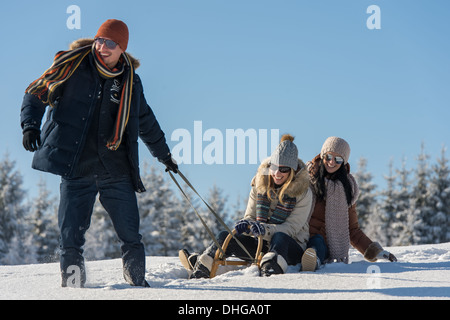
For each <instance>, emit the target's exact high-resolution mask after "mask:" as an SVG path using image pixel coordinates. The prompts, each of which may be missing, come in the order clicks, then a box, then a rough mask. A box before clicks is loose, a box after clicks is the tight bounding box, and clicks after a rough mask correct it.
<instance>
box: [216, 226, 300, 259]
mask: <svg viewBox="0 0 450 320" xmlns="http://www.w3.org/2000/svg"><path fill="white" fill-rule="evenodd" d="M227 236H228V232H227V231H222V232H221V233H219V235H218V237H217V241H218V242H219V244H220V245H222V244H223V243H224V241H225V239H226V237H227ZM235 237H236V238H237V239H238V240H239V241H240V242H241V243H242V244H243V245H244V247H245V248H246V249H247V251H248V252H249V253H250V254H251V255H252V259H253V258H254V257H255V254H256V249H257V247H258V239H257V238H254V237H249V236H248V235H243V234H240V235H236V236H235ZM210 248H211V249H212V250H211V251H210V252H208V253H209V254H210V255H211V253H212V256H214V254H215V252H216V249H217V248H216V246H214V245H213V246H212V247H210ZM262 252H263V253H267V252H274V253H277V254H279V255H281V256H282V257H283V258H284V259H285V260H286V262H287V263H288V265H296V264H297V263H300V261H301V258H302V255H303V249H302V248H301V247H300V245H299V244H298V243H297V241H295V240H294V239H292V238H291V237H290V236H288V235H287V234H285V233H283V232H277V233H275V234H274V235H273V237H272V239H271V241H270V245H269V244H268V242H267V241H265V240H264V244H263V249H262ZM225 254H226V255H227V256H235V257H238V258H240V259H243V260H249V261H251V259H250V258H249V256H248V255H247V254H246V253H245V251H244V250H243V249H242V248H241V247H240V246H239V245H238V243H237V242H236V240H234V239H231V241H230V243H229V244H228V247H227V250H226V251H225Z"/></svg>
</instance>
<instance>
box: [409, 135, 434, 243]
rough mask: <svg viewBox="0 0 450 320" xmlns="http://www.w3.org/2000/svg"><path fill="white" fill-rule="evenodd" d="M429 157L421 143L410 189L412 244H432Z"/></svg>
mask: <svg viewBox="0 0 450 320" xmlns="http://www.w3.org/2000/svg"><path fill="white" fill-rule="evenodd" d="M429 157H430V156H429V155H428V154H426V153H425V146H424V144H423V143H422V145H421V152H420V154H419V155H418V157H417V168H416V171H415V179H414V183H413V188H412V194H411V196H412V201H413V203H412V205H413V212H412V214H413V216H414V224H413V234H412V237H413V244H421V243H432V242H433V236H432V228H431V227H430V223H431V221H432V219H433V215H434V213H433V212H432V203H431V201H430V190H429V189H428V188H429V181H430V176H431V170H430V168H429V163H428V159H429Z"/></svg>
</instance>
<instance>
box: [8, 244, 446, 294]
mask: <svg viewBox="0 0 450 320" xmlns="http://www.w3.org/2000/svg"><path fill="white" fill-rule="evenodd" d="M389 250H390V251H391V252H392V253H394V254H395V255H396V256H397V258H398V262H397V263H389V262H377V263H369V262H367V261H365V260H363V258H362V256H361V255H360V254H359V253H358V252H356V251H355V250H353V249H352V250H351V255H350V258H351V264H349V265H345V264H341V263H339V264H330V265H326V266H325V267H324V268H322V269H320V270H319V271H316V272H304V273H301V272H298V266H296V267H294V266H291V267H290V268H289V270H288V272H287V273H286V274H284V275H278V276H272V277H269V278H265V277H259V276H257V272H255V269H254V267H249V268H245V269H241V270H231V271H227V272H225V273H223V271H225V270H223V269H222V270H220V273H221V274H220V275H218V276H217V277H215V278H214V279H201V280H188V279H187V272H186V271H185V270H184V269H183V267H182V266H181V264H180V263H179V262H178V258H175V257H147V276H146V278H147V281H148V282H149V284H150V286H151V288H135V287H130V286H129V285H128V284H126V283H125V281H124V280H123V277H122V265H121V264H122V263H121V260H120V259H118V260H105V261H93V262H87V272H88V282H87V288H84V289H77V288H61V287H60V277H59V264H57V263H52V264H38V265H21V266H0V299H69V300H72V299H121V300H122V299H150V300H158V299H163V300H179V299H181V300H191V299H195V300H206V299H208V300H210V299H213V300H254V301H256V300H257V301H265V300H276V299H284V300H293V299H315V300H316V299H450V243H444V244H437V245H420V246H409V247H391V248H389Z"/></svg>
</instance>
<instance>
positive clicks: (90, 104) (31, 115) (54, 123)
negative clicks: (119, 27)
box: [20, 54, 170, 192]
mask: <svg viewBox="0 0 450 320" xmlns="http://www.w3.org/2000/svg"><path fill="white" fill-rule="evenodd" d="M92 63H93V61H92V57H90V54H89V55H88V56H87V57H86V58H85V59H84V60H83V61H82V63H81V64H80V66H79V67H78V69H77V70H76V71H75V72H74V74H73V75H72V76H71V77H70V78H69V79H68V80H67V81H66V82H65V83H64V84H63V85H62V86H61V93H60V95H59V98H58V99H57V104H56V106H55V108H51V109H50V110H49V112H48V113H47V120H46V122H45V123H44V125H43V127H42V131H41V142H42V143H41V146H40V147H39V149H38V150H37V151H36V152H35V154H34V157H33V162H32V167H33V168H34V169H37V170H41V171H45V172H50V173H53V174H57V175H60V176H62V177H64V178H71V177H73V174H74V172H75V168H76V166H77V165H78V164H79V162H78V160H79V158H80V155H81V152H82V150H83V147H84V145H85V141H86V136H87V132H88V129H89V126H90V123H91V120H92V116H93V112H94V109H95V106H96V103H97V102H96V99H97V96H98V94H99V92H100V91H101V89H100V82H101V81H100V76H99V75H98V72H97V71H96V68H95V66H93V65H92ZM46 107H47V105H45V104H43V103H42V102H41V101H40V100H39V99H38V98H37V97H36V96H34V95H31V94H25V96H24V99H23V103H22V109H21V115H20V118H21V126H22V129H23V130H24V131H26V130H30V129H36V130H40V127H41V121H42V118H43V116H44V113H45V110H46ZM138 137H140V138H141V139H142V141H143V142H144V143H145V145H146V146H147V147H148V149H149V150H150V152H151V154H152V155H153V156H154V157H156V158H158V160H160V161H164V160H167V159H168V158H169V157H170V150H169V147H168V146H167V143H166V139H165V135H164V132H163V131H162V130H161V128H160V126H159V123H158V121H157V119H156V117H155V115H154V113H153V111H152V109H151V108H150V107H149V106H148V104H147V102H146V100H145V97H144V92H143V87H142V83H141V80H140V78H139V76H138V75H137V74H135V75H134V82H133V93H132V100H131V109H130V116H129V119H128V124H127V126H126V129H125V134H124V137H123V139H124V140H125V139H126V146H127V148H128V150H127V153H128V160H129V165H130V171H131V176H132V179H133V183H134V186H135V190H136V191H137V192H144V191H145V188H144V186H143V184H142V181H141V179H140V175H139V157H138Z"/></svg>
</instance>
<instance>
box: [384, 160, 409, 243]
mask: <svg viewBox="0 0 450 320" xmlns="http://www.w3.org/2000/svg"><path fill="white" fill-rule="evenodd" d="M396 172H397V176H398V178H399V179H398V181H397V182H396V187H395V190H394V192H393V194H394V197H393V198H394V199H395V202H394V207H395V210H394V211H395V214H394V215H393V219H392V221H391V222H390V226H389V230H390V231H389V235H390V242H389V244H390V245H395V246H401V245H409V244H410V243H412V241H413V230H414V223H415V218H414V214H413V209H412V200H411V181H410V175H411V172H412V171H411V170H408V169H407V168H406V159H405V158H404V159H403V161H402V167H401V169H400V170H396Z"/></svg>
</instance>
